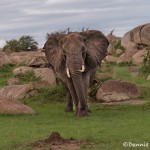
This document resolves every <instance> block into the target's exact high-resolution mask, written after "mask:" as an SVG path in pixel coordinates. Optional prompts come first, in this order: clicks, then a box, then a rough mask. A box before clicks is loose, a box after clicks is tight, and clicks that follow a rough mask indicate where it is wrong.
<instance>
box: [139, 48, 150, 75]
mask: <svg viewBox="0 0 150 150" xmlns="http://www.w3.org/2000/svg"><path fill="white" fill-rule="evenodd" d="M147 51H148V52H147V55H146V56H145V58H144V60H143V66H142V67H141V69H140V71H141V72H143V73H146V74H147V73H150V48H148V49H147Z"/></svg>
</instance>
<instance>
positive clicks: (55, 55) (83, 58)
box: [44, 30, 109, 109]
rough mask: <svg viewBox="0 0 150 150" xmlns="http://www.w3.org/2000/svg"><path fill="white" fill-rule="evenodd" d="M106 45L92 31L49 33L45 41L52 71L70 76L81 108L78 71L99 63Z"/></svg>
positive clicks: (79, 74) (101, 37) (81, 85)
mask: <svg viewBox="0 0 150 150" xmlns="http://www.w3.org/2000/svg"><path fill="white" fill-rule="evenodd" d="M108 44H109V43H108V40H107V39H106V38H105V36H104V35H103V34H102V33H101V32H100V31H95V30H89V31H85V32H72V33H69V34H60V35H52V36H50V37H49V39H48V40H47V42H46V43H45V46H44V48H45V52H46V56H47V58H48V61H49V62H50V64H51V65H52V66H53V68H54V70H55V71H56V72H59V73H62V74H66V77H68V78H71V79H72V82H73V85H74V88H75V90H76V94H77V97H78V99H79V101H80V106H81V107H80V109H85V101H86V100H85V93H84V86H83V82H82V74H83V73H84V72H88V71H89V70H90V69H94V68H96V67H97V66H98V65H100V63H101V61H102V59H104V58H105V56H106V53H107V47H108Z"/></svg>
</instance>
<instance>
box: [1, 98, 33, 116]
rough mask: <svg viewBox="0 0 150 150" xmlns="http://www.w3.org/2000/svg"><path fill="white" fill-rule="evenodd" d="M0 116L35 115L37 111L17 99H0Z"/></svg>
mask: <svg viewBox="0 0 150 150" xmlns="http://www.w3.org/2000/svg"><path fill="white" fill-rule="evenodd" d="M0 114H35V111H34V110H33V109H31V108H30V107H28V106H27V105H24V104H22V103H21V102H20V101H18V100H16V99H10V98H0Z"/></svg>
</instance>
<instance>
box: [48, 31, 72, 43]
mask: <svg viewBox="0 0 150 150" xmlns="http://www.w3.org/2000/svg"><path fill="white" fill-rule="evenodd" d="M69 32H70V28H68V29H66V30H60V31H54V32H52V33H47V34H46V40H47V39H48V38H49V37H51V36H55V35H61V34H67V33H69Z"/></svg>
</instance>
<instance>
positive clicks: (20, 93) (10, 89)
mask: <svg viewBox="0 0 150 150" xmlns="http://www.w3.org/2000/svg"><path fill="white" fill-rule="evenodd" d="M31 90H33V86H32V85H31V84H24V85H11V86H6V87H4V88H2V89H0V98H14V99H22V98H25V97H26V95H27V94H28V93H29V92H30V91H31Z"/></svg>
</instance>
